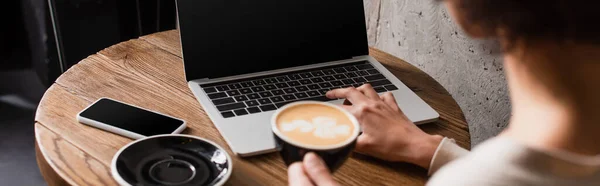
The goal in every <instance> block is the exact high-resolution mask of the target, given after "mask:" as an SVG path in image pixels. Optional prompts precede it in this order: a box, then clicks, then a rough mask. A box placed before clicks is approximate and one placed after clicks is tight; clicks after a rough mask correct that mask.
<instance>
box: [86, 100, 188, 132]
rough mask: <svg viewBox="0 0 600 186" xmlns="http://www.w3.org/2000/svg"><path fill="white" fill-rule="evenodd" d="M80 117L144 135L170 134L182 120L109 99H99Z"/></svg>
mask: <svg viewBox="0 0 600 186" xmlns="http://www.w3.org/2000/svg"><path fill="white" fill-rule="evenodd" d="M80 116H81V117H84V118H87V119H90V120H94V121H97V122H101V123H104V124H107V125H111V126H114V127H117V128H121V129H124V130H127V131H131V132H134V133H137V134H140V135H144V136H152V135H158V134H171V133H173V131H175V130H176V129H177V128H179V127H180V126H181V125H182V124H183V121H181V120H179V119H175V118H171V117H167V116H164V115H161V114H157V113H154V112H150V111H147V110H143V109H139V108H136V107H132V106H129V105H126V104H123V103H119V102H116V101H113V100H110V99H105V98H103V99H100V100H99V101H97V102H96V103H95V104H94V105H92V106H90V107H89V108H88V109H86V110H85V111H83V112H81V114H80Z"/></svg>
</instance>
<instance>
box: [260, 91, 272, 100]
mask: <svg viewBox="0 0 600 186" xmlns="http://www.w3.org/2000/svg"><path fill="white" fill-rule="evenodd" d="M258 94H259V95H260V96H261V97H263V98H268V97H271V96H273V94H271V92H269V91H266V92H260V93H258Z"/></svg>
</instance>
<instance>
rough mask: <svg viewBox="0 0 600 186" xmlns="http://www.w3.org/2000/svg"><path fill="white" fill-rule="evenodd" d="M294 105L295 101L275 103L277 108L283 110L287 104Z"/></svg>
mask: <svg viewBox="0 0 600 186" xmlns="http://www.w3.org/2000/svg"><path fill="white" fill-rule="evenodd" d="M290 103H293V101H286V102H279V103H275V106H277V108H281V107H283V106H285V105H287V104H290Z"/></svg>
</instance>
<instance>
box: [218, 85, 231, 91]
mask: <svg viewBox="0 0 600 186" xmlns="http://www.w3.org/2000/svg"><path fill="white" fill-rule="evenodd" d="M217 90H219V91H221V92H223V91H228V90H229V87H227V86H225V85H223V86H218V87H217Z"/></svg>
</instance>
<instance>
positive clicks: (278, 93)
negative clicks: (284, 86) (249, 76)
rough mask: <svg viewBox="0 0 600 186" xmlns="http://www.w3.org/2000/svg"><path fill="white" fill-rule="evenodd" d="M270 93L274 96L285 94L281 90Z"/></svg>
mask: <svg viewBox="0 0 600 186" xmlns="http://www.w3.org/2000/svg"><path fill="white" fill-rule="evenodd" d="M271 93H273V95H276V96H279V95H283V94H285V92H283V90H273V91H271Z"/></svg>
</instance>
